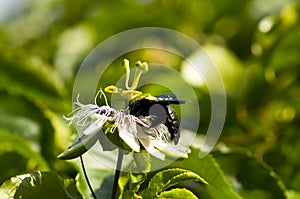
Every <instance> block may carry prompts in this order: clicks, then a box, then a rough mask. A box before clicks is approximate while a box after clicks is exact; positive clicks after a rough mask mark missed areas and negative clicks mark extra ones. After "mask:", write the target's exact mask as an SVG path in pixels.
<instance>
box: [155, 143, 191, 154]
mask: <svg viewBox="0 0 300 199" xmlns="http://www.w3.org/2000/svg"><path fill="white" fill-rule="evenodd" d="M152 143H153V145H154V147H155V148H157V149H158V150H159V151H161V152H163V153H165V154H166V155H167V156H168V157H173V158H187V157H188V152H189V149H188V148H185V147H183V146H180V145H174V144H170V143H165V142H164V141H163V140H153V141H152Z"/></svg>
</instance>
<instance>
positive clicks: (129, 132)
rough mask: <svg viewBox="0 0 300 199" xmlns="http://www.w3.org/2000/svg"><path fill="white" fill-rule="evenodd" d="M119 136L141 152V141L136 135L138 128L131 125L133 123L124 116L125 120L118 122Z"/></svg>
mask: <svg viewBox="0 0 300 199" xmlns="http://www.w3.org/2000/svg"><path fill="white" fill-rule="evenodd" d="M118 130H119V136H120V137H121V138H122V140H124V142H125V143H126V144H127V145H128V146H129V147H130V148H132V149H133V150H134V151H136V152H140V143H139V141H138V140H137V138H136V137H135V135H136V129H134V128H133V127H132V126H131V123H130V122H129V121H128V120H127V119H125V118H123V121H121V122H119V123H118Z"/></svg>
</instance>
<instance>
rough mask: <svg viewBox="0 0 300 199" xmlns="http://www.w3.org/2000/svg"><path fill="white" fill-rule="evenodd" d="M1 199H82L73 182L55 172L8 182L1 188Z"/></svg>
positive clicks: (40, 173) (27, 176) (37, 173)
mask: <svg viewBox="0 0 300 199" xmlns="http://www.w3.org/2000/svg"><path fill="white" fill-rule="evenodd" d="M0 198H24V199H40V198H43V199H48V198H49V199H52V198H56V199H60V198H61V199H65V198H78V199H80V198H82V197H81V196H80V194H79V193H78V191H77V190H76V188H75V183H74V181H72V180H65V181H64V180H63V179H61V178H60V177H59V176H58V175H57V174H56V173H54V172H35V173H30V174H24V175H19V176H16V177H12V178H11V179H10V180H7V181H5V182H4V183H3V185H2V186H1V187H0Z"/></svg>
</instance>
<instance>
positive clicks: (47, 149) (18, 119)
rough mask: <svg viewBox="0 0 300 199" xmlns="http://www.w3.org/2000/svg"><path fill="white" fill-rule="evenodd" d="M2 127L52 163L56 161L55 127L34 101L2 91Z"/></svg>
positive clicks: (0, 122) (0, 115) (0, 112)
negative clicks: (27, 143) (18, 136)
mask: <svg viewBox="0 0 300 199" xmlns="http://www.w3.org/2000/svg"><path fill="white" fill-rule="evenodd" d="M0 126H1V129H4V130H6V131H8V132H11V133H14V134H18V135H20V136H22V137H23V138H25V139H26V140H27V141H28V142H29V143H30V145H31V146H32V148H34V149H35V150H36V151H39V152H41V153H42V155H43V156H44V158H45V159H47V160H48V161H49V162H50V163H51V161H52V160H55V155H54V133H53V127H52V125H51V122H50V121H49V119H48V118H46V117H45V114H44V110H42V109H40V108H39V107H38V106H36V104H34V103H33V102H32V101H29V100H28V99H26V98H24V97H20V96H14V95H9V94H8V93H5V92H1V91H0Z"/></svg>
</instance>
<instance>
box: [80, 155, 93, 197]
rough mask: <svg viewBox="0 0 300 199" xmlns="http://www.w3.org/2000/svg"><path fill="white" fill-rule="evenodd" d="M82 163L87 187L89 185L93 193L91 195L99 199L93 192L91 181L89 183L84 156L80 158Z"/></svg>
mask: <svg viewBox="0 0 300 199" xmlns="http://www.w3.org/2000/svg"><path fill="white" fill-rule="evenodd" d="M80 163H81V167H82V170H83V174H84V177H85V180H86V182H87V185H88V187H89V189H90V191H91V193H92V195H93V197H94V199H97V196H96V194H95V192H94V191H93V188H92V185H91V183H90V181H89V178H88V175H87V173H86V170H85V167H84V163H83V159H82V156H80Z"/></svg>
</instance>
